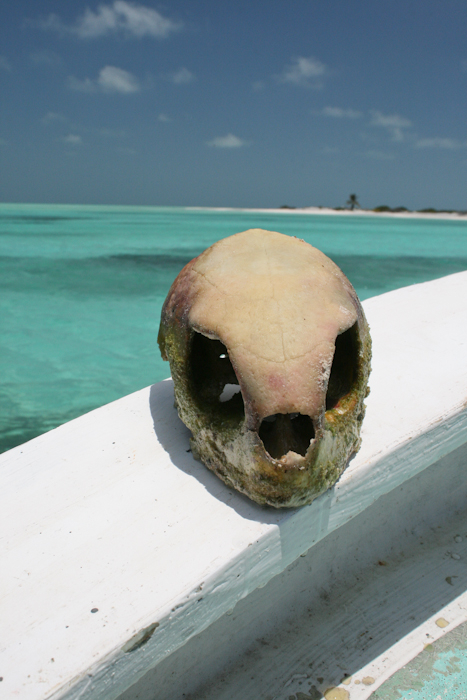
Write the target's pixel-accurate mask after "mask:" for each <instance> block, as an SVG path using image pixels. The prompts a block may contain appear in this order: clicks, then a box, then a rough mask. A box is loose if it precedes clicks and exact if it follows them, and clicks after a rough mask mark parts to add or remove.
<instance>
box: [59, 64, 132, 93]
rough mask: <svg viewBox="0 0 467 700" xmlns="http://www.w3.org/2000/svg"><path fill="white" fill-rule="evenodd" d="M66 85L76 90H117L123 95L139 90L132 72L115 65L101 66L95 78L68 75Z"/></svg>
mask: <svg viewBox="0 0 467 700" xmlns="http://www.w3.org/2000/svg"><path fill="white" fill-rule="evenodd" d="M68 85H69V87H70V88H71V89H72V90H77V91H78V92H106V93H111V92H119V93H121V94H123V95H129V94H130V93H133V92H139V90H140V89H141V87H140V84H139V81H138V79H137V78H136V77H135V76H134V75H133V74H132V73H129V72H128V71H126V70H123V68H117V67H116V66H105V67H104V68H102V70H101V71H100V72H99V75H98V77H97V78H96V80H91V78H84V80H79V79H78V78H74V77H73V76H70V78H68Z"/></svg>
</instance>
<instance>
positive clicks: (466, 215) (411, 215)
mask: <svg viewBox="0 0 467 700" xmlns="http://www.w3.org/2000/svg"><path fill="white" fill-rule="evenodd" d="M184 208H185V209H189V210H206V209H209V210H210V211H235V212H242V211H244V212H248V211H251V212H257V213H263V212H264V213H265V214H267V213H271V214H318V215H323V216H329V215H332V216H357V217H358V216H376V217H378V218H387V217H390V218H394V219H442V220H444V219H445V220H450V221H467V212H420V211H384V212H377V211H373V209H354V210H353V211H351V210H350V209H331V208H329V207H294V208H292V207H291V208H289V207H284V208H282V207H277V208H258V209H257V208H253V207H184Z"/></svg>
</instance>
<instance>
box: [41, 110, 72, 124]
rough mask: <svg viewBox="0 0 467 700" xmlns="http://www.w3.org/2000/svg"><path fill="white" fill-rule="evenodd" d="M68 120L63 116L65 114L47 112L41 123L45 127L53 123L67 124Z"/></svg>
mask: <svg viewBox="0 0 467 700" xmlns="http://www.w3.org/2000/svg"><path fill="white" fill-rule="evenodd" d="M67 121H68V119H67V118H66V117H64V116H63V114H59V113H58V112H47V114H46V115H45V116H43V117H42V119H41V122H42V124H44V126H48V125H49V124H53V123H58V122H67Z"/></svg>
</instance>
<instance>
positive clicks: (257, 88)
mask: <svg viewBox="0 0 467 700" xmlns="http://www.w3.org/2000/svg"><path fill="white" fill-rule="evenodd" d="M251 87H252V89H253V90H254V91H255V92H261V90H264V88H265V87H266V83H265V82H264V81H263V80H255V82H254V83H252V84H251Z"/></svg>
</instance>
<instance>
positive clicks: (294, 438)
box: [258, 413, 315, 459]
mask: <svg viewBox="0 0 467 700" xmlns="http://www.w3.org/2000/svg"><path fill="white" fill-rule="evenodd" d="M258 434H259V436H260V438H261V440H262V441H263V445H264V448H265V450H266V451H267V452H268V453H269V454H270V455H271V457H272V458H273V459H280V458H281V457H284V455H286V454H287V452H290V451H291V452H296V453H297V454H299V455H302V456H304V455H305V453H306V451H307V449H308V448H309V446H310V442H311V441H312V440H313V438H314V437H315V429H314V427H313V421H312V420H311V418H310V416H304V415H302V414H301V413H285V414H284V413H276V414H275V415H274V416H267V417H266V418H263V420H262V422H261V425H260V428H259V431H258Z"/></svg>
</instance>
